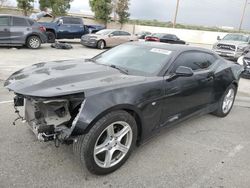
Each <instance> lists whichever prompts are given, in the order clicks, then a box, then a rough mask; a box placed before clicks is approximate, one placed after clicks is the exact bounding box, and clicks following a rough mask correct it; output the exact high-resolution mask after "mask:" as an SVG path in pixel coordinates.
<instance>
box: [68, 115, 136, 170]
mask: <svg viewBox="0 0 250 188" xmlns="http://www.w3.org/2000/svg"><path fill="white" fill-rule="evenodd" d="M117 121H123V122H126V123H127V124H128V125H129V127H130V128H131V129H130V130H132V132H130V135H132V141H131V145H130V147H129V148H128V151H127V153H126V154H125V155H124V156H123V158H121V160H120V161H119V163H117V164H115V165H114V166H111V167H110V168H103V167H100V166H99V165H98V164H97V163H96V161H95V157H94V148H95V145H96V143H97V141H98V140H99V139H100V136H101V135H102V134H103V131H104V130H105V129H106V128H107V127H109V126H110V125H111V124H112V123H114V122H117ZM114 130H115V129H114ZM136 139H137V125H136V121H135V119H134V118H133V117H132V116H131V115H130V114H129V113H127V112H126V111H114V112H110V113H109V114H107V115H105V116H103V117H102V118H100V119H99V120H98V121H97V122H96V123H95V124H94V126H93V127H92V128H91V129H90V130H89V132H88V133H87V134H85V135H82V136H79V137H78V138H77V139H76V140H75V141H74V143H73V150H74V153H75V154H76V156H78V157H79V158H80V161H81V163H82V164H83V165H85V166H86V167H87V169H88V170H89V171H90V172H91V173H93V174H97V175H104V174H108V173H111V172H113V171H115V170H117V169H118V168H120V167H121V166H122V165H123V164H124V163H125V162H126V160H127V159H128V158H129V156H130V154H131V152H132V150H133V149H134V147H135V144H136ZM105 140H107V138H106V139H105ZM106 152H108V150H107V151H105V157H106ZM111 159H112V157H111ZM113 160H117V159H116V157H114V158H113Z"/></svg>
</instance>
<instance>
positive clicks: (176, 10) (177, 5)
mask: <svg viewBox="0 0 250 188" xmlns="http://www.w3.org/2000/svg"><path fill="white" fill-rule="evenodd" d="M179 4H180V0H177V4H176V9H175V15H174V23H173V28H175V25H176V19H177V15H178V10H179Z"/></svg>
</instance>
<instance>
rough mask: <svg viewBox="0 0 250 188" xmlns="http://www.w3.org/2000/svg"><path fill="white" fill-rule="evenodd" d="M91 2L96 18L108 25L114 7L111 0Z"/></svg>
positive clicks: (94, 0)
mask: <svg viewBox="0 0 250 188" xmlns="http://www.w3.org/2000/svg"><path fill="white" fill-rule="evenodd" d="M89 4H90V7H91V10H92V11H93V12H94V14H95V18H96V19H97V20H100V21H102V22H103V23H104V24H105V26H107V23H108V21H110V19H111V18H110V14H111V13H112V9H113V8H112V4H111V0H89Z"/></svg>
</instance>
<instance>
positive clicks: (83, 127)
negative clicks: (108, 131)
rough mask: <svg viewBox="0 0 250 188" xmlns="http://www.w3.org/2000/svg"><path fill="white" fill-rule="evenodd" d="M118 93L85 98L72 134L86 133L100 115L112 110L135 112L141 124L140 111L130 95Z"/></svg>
mask: <svg viewBox="0 0 250 188" xmlns="http://www.w3.org/2000/svg"><path fill="white" fill-rule="evenodd" d="M119 94H120V95H117V94H114V93H112V92H111V93H109V92H108V93H103V94H101V95H94V96H91V97H87V98H85V100H84V102H83V105H82V107H81V108H80V110H79V115H78V119H77V121H76V125H75V128H74V134H77V135H81V134H85V133H87V132H88V131H89V130H90V129H91V128H92V126H93V125H94V124H95V123H96V122H97V121H98V120H99V119H100V118H101V117H103V116H104V115H105V114H107V113H109V112H111V111H114V110H125V111H132V112H134V113H136V115H137V116H138V118H139V120H140V122H141V123H142V124H143V117H142V112H141V110H140V109H139V108H138V107H137V106H135V105H134V104H135V103H133V99H132V97H131V98H130V99H129V98H127V99H126V96H124V95H123V94H122V92H121V93H119ZM124 99H125V100H124ZM76 118H77V117H76ZM73 126H74V125H73Z"/></svg>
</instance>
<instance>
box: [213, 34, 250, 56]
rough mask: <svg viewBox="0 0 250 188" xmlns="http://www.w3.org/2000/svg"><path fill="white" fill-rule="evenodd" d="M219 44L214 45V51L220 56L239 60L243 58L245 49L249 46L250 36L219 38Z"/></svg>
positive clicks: (240, 35) (231, 35) (237, 35)
mask: <svg viewBox="0 0 250 188" xmlns="http://www.w3.org/2000/svg"><path fill="white" fill-rule="evenodd" d="M217 39H218V42H217V43H215V44H214V46H213V51H214V52H215V53H217V54H218V55H220V56H223V57H225V58H229V59H232V60H237V59H238V58H239V57H240V56H242V54H243V52H244V51H245V48H247V47H248V46H249V43H250V36H249V35H245V34H237V33H235V34H227V35H226V36H225V37H224V38H222V39H220V37H218V38H217Z"/></svg>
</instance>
